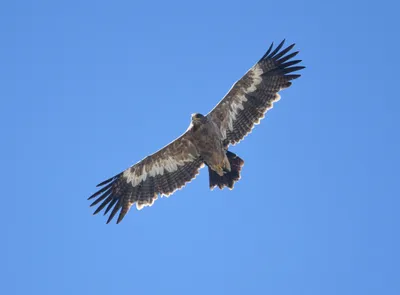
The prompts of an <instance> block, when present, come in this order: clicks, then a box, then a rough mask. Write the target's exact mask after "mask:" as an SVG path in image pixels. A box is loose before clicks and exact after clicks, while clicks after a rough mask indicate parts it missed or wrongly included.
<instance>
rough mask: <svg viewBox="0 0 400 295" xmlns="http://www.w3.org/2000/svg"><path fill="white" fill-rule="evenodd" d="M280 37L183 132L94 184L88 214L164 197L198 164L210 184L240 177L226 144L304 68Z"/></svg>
mask: <svg viewBox="0 0 400 295" xmlns="http://www.w3.org/2000/svg"><path fill="white" fill-rule="evenodd" d="M284 42H285V40H283V41H282V42H281V43H280V44H279V45H278V46H277V47H276V48H275V49H273V44H271V46H270V47H269V49H268V51H267V52H266V53H265V54H264V56H263V57H262V58H261V59H260V60H259V61H258V62H257V63H256V64H255V65H254V66H253V67H252V68H251V69H250V70H249V71H248V72H247V73H246V74H245V75H244V76H243V77H242V78H241V79H240V80H239V81H237V82H236V83H235V84H234V85H233V86H232V88H231V89H230V90H229V92H228V93H227V94H226V95H225V97H224V98H223V99H222V100H221V101H220V102H219V103H218V104H217V105H216V107H215V108H214V109H213V110H212V111H211V112H210V113H208V114H207V115H205V116H203V115H201V114H198V113H196V114H193V115H192V118H191V123H190V126H189V128H188V129H187V131H186V132H185V133H184V134H183V135H181V136H180V137H179V138H177V139H176V140H174V141H173V142H171V143H170V144H168V145H167V146H165V147H163V148H162V149H160V150H159V151H158V152H156V153H154V154H152V155H150V156H147V157H146V158H144V159H143V160H141V161H139V162H137V163H136V164H134V165H133V166H131V167H130V168H128V169H127V170H125V171H123V172H121V173H119V174H117V175H116V176H114V177H111V178H110V179H107V180H106V181H103V182H102V183H100V184H99V185H97V186H98V187H99V186H103V188H101V189H100V190H99V191H97V192H96V193H94V194H93V195H92V196H90V197H89V200H90V199H95V200H94V202H93V203H92V204H91V206H95V205H97V204H99V203H100V202H101V203H100V205H99V206H98V208H97V209H96V211H95V212H94V214H96V213H98V212H100V211H101V210H103V209H104V208H106V209H105V212H104V215H105V214H107V213H108V212H109V211H110V210H111V213H110V215H109V217H108V220H107V223H109V222H110V221H111V220H112V219H113V217H114V216H115V214H117V213H118V211H119V216H118V220H117V223H119V222H121V220H122V219H123V218H124V217H125V215H126V213H128V211H129V209H130V208H131V206H132V205H133V204H136V207H137V209H139V210H140V209H142V208H143V207H145V206H151V205H153V203H154V201H155V200H156V199H157V198H158V196H159V195H161V196H163V195H164V196H169V195H171V194H172V193H173V192H175V191H176V190H177V189H180V188H182V187H183V186H185V184H186V183H187V182H189V181H191V180H192V179H193V178H195V177H196V175H197V174H198V173H199V170H200V168H202V167H203V166H204V165H207V166H208V172H209V181H210V188H211V189H213V188H214V187H215V186H218V187H219V188H220V189H222V188H224V187H225V186H226V187H228V188H230V189H232V188H233V185H234V183H235V182H236V181H238V180H239V179H240V171H241V169H242V166H243V164H244V161H243V160H242V159H241V158H239V157H238V156H236V155H235V154H234V153H232V152H230V151H228V147H229V146H230V145H234V144H236V143H238V142H240V141H241V140H242V139H243V138H244V137H245V136H246V135H247V134H248V133H250V132H251V130H252V129H253V127H254V125H256V124H258V123H259V122H260V120H261V119H262V118H263V117H264V115H265V113H266V112H267V111H268V110H269V109H271V108H272V105H273V103H274V102H276V101H278V100H279V99H280V95H279V94H278V92H279V91H280V90H282V89H285V88H287V87H289V86H290V85H291V84H292V83H291V82H290V81H291V80H294V79H297V78H299V77H300V75H299V74H291V73H293V72H296V71H298V70H301V69H303V68H304V67H303V66H294V65H296V64H298V63H300V62H301V60H292V58H293V57H295V56H296V55H297V54H298V51H296V52H293V53H290V54H288V53H289V52H290V50H292V49H293V47H294V44H292V45H290V46H288V47H287V48H285V49H283V50H281V49H282V47H283V44H284ZM106 206H107V207H106Z"/></svg>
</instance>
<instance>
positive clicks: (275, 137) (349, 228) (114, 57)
mask: <svg viewBox="0 0 400 295" xmlns="http://www.w3.org/2000/svg"><path fill="white" fill-rule="evenodd" d="M394 3H395V1H375V3H374V4H371V3H368V2H365V1H351V2H350V1H342V0H339V1H330V2H329V3H328V2H324V1H241V2H239V1H198V2H196V4H194V2H189V1H165V2H161V1H159V2H152V1H63V2H61V1H5V2H4V3H3V4H1V6H2V7H1V9H0V30H1V41H0V42H1V46H0V79H1V87H0V97H1V101H2V104H1V105H2V107H1V118H0V120H1V122H0V123H1V124H0V125H1V134H2V145H1V150H2V152H1V154H2V169H1V171H0V173H1V184H2V197H1V198H2V213H1V215H0V219H1V220H0V221H1V222H0V224H1V225H0V226H1V235H2V239H1V241H2V242H1V243H0V253H1V254H0V260H1V265H2V267H1V268H0V278H1V279H0V281H1V284H0V288H1V291H0V292H1V294H52V295H53V294H57V295H58V294H61V295H62V294H68V295H70V294H98V295H103V294H141V295H142V294H201V295H203V294H228V295H235V294H274V295H280V294H282V295H289V294H290V295H292V294H296V295H299V294H305V295H311V294H316V295H321V294H324V295H330V294H332V295H337V294H341V295H345V294H363V295H364V294H385V295H391V294H400V283H399V282H400V279H399V278H400V270H399V264H400V255H399V249H400V239H399V227H400V217H399V209H400V201H399V198H400V189H399V180H400V177H399V174H400V173H399V164H400V157H399V151H400V139H399V127H400V120H399V118H400V111H399V110H400V99H399V87H398V84H399V83H398V81H397V80H398V79H397V75H396V73H397V72H398V68H399V64H400V62H399V54H398V51H399V48H400V41H399V33H398V29H399V27H400V22H399V19H398V15H397V14H398V13H397V12H398V11H399V7H398V4H394ZM283 38H286V39H287V41H288V42H289V43H291V42H295V43H296V44H297V45H296V49H298V50H300V51H301V52H300V54H299V57H300V58H301V59H303V64H304V65H306V66H307V68H306V69H305V70H304V71H303V72H302V74H303V76H302V77H301V78H300V79H298V80H296V81H294V84H293V86H292V87H291V88H290V89H287V90H285V91H283V92H282V93H281V95H282V99H281V101H280V102H279V103H277V104H276V105H275V107H274V109H273V110H272V111H270V112H269V113H268V115H267V117H266V118H265V119H264V120H263V121H262V124H261V125H259V126H258V127H257V128H256V129H255V130H254V132H253V133H252V134H251V135H250V136H248V137H247V138H246V140H245V141H243V142H242V143H241V144H240V145H238V146H236V147H234V148H233V151H234V152H235V153H237V154H238V155H239V156H241V157H242V158H243V159H244V160H245V162H246V164H245V166H244V169H243V173H242V179H241V181H240V182H239V183H237V184H236V186H235V189H234V190H233V191H229V190H223V191H219V190H214V191H212V192H210V191H209V189H208V175H207V171H206V170H205V169H203V170H202V172H201V174H200V175H199V177H198V178H197V179H196V180H195V181H193V182H192V183H190V184H189V185H188V186H187V187H186V188H185V189H184V190H181V191H179V192H177V193H176V194H174V195H173V196H171V197H170V198H169V199H166V198H162V199H159V200H157V201H156V203H155V205H154V206H153V207H151V208H145V209H143V210H142V211H136V210H134V209H132V210H131V211H130V212H129V214H128V215H127V216H126V217H125V219H124V221H123V222H122V223H121V224H120V225H115V224H114V223H113V224H110V225H106V224H105V221H106V218H104V217H103V216H92V212H93V210H92V208H89V203H90V202H89V201H87V200H86V199H87V197H88V196H89V195H90V194H91V193H93V192H94V191H95V185H96V184H97V183H99V182H100V181H102V180H104V179H106V178H107V177H110V176H112V175H114V174H115V173H117V172H120V171H121V170H123V169H125V168H127V167H128V166H130V165H131V164H133V163H135V162H137V161H138V160H140V159H141V158H143V157H145V156H146V155H148V154H149V153H152V152H154V151H156V150H158V149H159V148H160V147H162V146H164V145H165V144H166V143H168V142H170V141H171V140H173V139H174V138H175V137H177V136H178V135H180V134H181V133H182V132H183V131H185V130H186V128H187V126H188V124H189V121H190V114H191V113H194V112H200V113H207V112H208V111H209V110H210V109H211V108H212V107H213V106H214V105H215V104H216V103H217V102H218V101H219V100H220V99H221V98H222V96H223V95H224V94H225V93H226V92H227V91H228V89H229V88H230V87H231V85H232V83H233V82H234V81H236V80H237V79H239V78H240V77H241V76H242V75H243V74H244V73H245V72H246V71H247V69H248V68H249V67H250V66H252V65H253V63H254V62H256V61H257V60H258V59H259V58H260V57H261V56H262V55H263V53H264V52H265V51H266V49H267V48H268V46H269V45H270V43H271V42H272V41H275V42H279V41H281V40H282V39H283Z"/></svg>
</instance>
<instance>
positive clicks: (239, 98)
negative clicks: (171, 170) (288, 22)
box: [207, 40, 304, 145]
mask: <svg viewBox="0 0 400 295" xmlns="http://www.w3.org/2000/svg"><path fill="white" fill-rule="evenodd" d="M284 42H285V40H283V41H282V42H281V43H280V44H279V45H278V47H276V48H275V49H274V50H272V49H273V43H272V44H271V46H270V48H269V49H268V51H267V53H265V54H264V56H263V57H262V58H261V59H260V60H259V61H258V62H257V63H256V64H255V65H254V66H253V67H252V68H251V69H250V70H249V71H248V72H247V73H246V74H245V75H244V76H243V77H242V78H241V79H240V80H239V81H237V82H236V83H235V84H234V85H233V86H232V88H231V90H229V92H228V93H227V94H226V95H225V97H224V98H223V99H222V100H221V101H220V102H219V103H218V105H217V106H216V107H215V108H214V109H213V110H212V111H211V112H210V113H209V114H208V115H207V116H208V117H210V118H211V119H212V120H213V121H214V122H215V123H216V124H217V125H218V126H219V128H220V130H221V133H222V136H223V137H224V143H225V145H229V144H236V143H238V142H239V141H241V140H242V139H243V138H244V137H245V136H246V135H247V134H248V133H250V132H251V130H252V129H253V127H254V125H256V124H258V123H260V119H262V118H263V117H264V115H265V113H266V112H267V111H268V110H269V109H271V108H272V105H273V103H274V102H276V101H278V100H279V98H280V96H279V94H278V92H279V91H280V90H282V89H284V88H287V87H289V86H290V85H291V84H292V83H291V82H290V81H291V80H294V79H297V78H298V77H300V75H298V74H290V73H293V72H295V71H298V70H301V69H303V68H304V67H302V66H293V65H295V64H298V63H299V62H301V60H291V59H292V58H293V57H295V56H296V55H297V54H298V51H296V52H293V53H291V54H288V55H286V54H287V53H289V51H290V50H291V49H292V48H293V47H294V45H295V44H292V45H290V46H289V47H287V48H285V49H283V50H281V48H282V46H283V44H284ZM280 50H281V51H280Z"/></svg>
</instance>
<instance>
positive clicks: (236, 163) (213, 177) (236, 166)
mask: <svg viewBox="0 0 400 295" xmlns="http://www.w3.org/2000/svg"><path fill="white" fill-rule="evenodd" d="M226 156H227V157H228V160H229V163H230V164H231V171H230V172H229V171H226V172H224V175H223V176H219V175H218V173H217V172H215V171H214V170H212V169H211V168H210V166H209V167H208V173H209V175H210V189H213V188H214V187H216V186H218V187H219V188H220V189H223V188H224V187H225V186H227V187H228V188H229V189H233V185H234V183H235V182H236V181H238V180H239V179H240V170H242V166H243V164H244V161H243V160H242V159H241V158H239V157H238V156H236V155H235V154H234V153H231V152H230V151H227V152H226Z"/></svg>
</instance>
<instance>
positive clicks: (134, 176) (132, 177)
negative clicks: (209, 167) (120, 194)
mask: <svg viewBox="0 0 400 295" xmlns="http://www.w3.org/2000/svg"><path fill="white" fill-rule="evenodd" d="M194 159H195V157H194V156H193V155H191V154H189V155H188V157H187V158H186V159H183V160H175V159H173V158H172V157H168V158H166V159H160V160H158V161H155V162H153V163H151V164H150V163H149V164H147V165H146V164H144V165H143V166H142V167H141V166H139V167H141V169H140V168H139V169H134V171H133V172H131V168H129V169H127V170H125V171H124V173H123V176H124V177H125V178H126V182H127V183H130V184H132V186H133V187H135V186H137V185H138V184H139V183H141V182H142V181H145V180H146V179H147V177H154V176H156V175H163V174H164V171H165V170H166V171H167V172H174V171H176V170H178V167H179V166H183V165H184V164H185V163H187V162H191V161H193V160H194ZM136 165H140V162H139V163H138V164H136ZM149 165H150V166H151V167H148V166H149Z"/></svg>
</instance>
